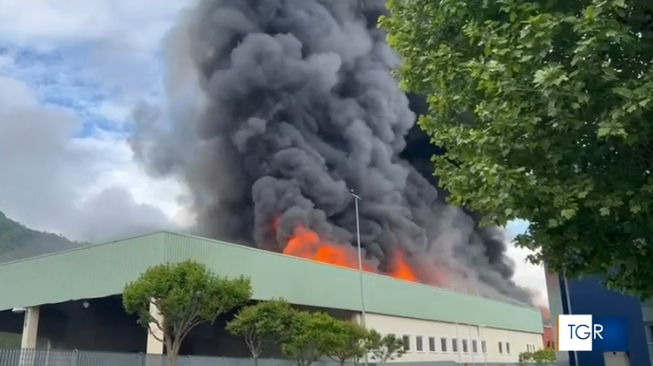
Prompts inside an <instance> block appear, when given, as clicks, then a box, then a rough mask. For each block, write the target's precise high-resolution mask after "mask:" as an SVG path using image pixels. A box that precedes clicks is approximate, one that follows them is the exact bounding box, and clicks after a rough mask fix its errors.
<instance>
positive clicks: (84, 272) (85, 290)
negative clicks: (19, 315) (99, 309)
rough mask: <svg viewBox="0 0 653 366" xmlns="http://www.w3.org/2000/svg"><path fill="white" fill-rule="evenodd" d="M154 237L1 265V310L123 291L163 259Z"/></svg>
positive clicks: (158, 235)
mask: <svg viewBox="0 0 653 366" xmlns="http://www.w3.org/2000/svg"><path fill="white" fill-rule="evenodd" d="M165 235H166V234H164V233H156V234H151V235H144V236H140V237H136V238H131V239H126V240H121V241H116V242H112V243H106V244H99V245H94V246H90V247H85V248H80V249H73V250H70V251H63V252H58V253H54V254H49V255H44V256H39V257H35V258H31V259H27V260H22V261H16V262H9V263H3V264H0V310H6V309H11V308H13V307H26V306H32V305H39V304H48V303H58V302H64V301H69V300H76V299H84V298H94V297H103V296H107V295H109V294H116V293H120V292H121V291H122V289H123V287H124V285H125V283H127V282H128V281H129V280H131V279H133V278H136V277H137V276H138V275H139V274H140V273H141V272H143V271H144V270H145V269H146V268H147V267H149V266H152V265H155V264H157V263H160V262H161V261H162V260H163V256H162V255H161V254H163V251H162V250H161V248H162V246H163V239H164V237H165Z"/></svg>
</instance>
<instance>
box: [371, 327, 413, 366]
mask: <svg viewBox="0 0 653 366" xmlns="http://www.w3.org/2000/svg"><path fill="white" fill-rule="evenodd" d="M370 340H371V345H370V351H371V352H372V359H373V360H374V361H375V362H376V363H385V362H388V361H392V360H394V359H397V358H399V357H401V356H403V355H404V353H406V350H405V348H404V342H403V340H402V339H401V338H399V337H397V336H396V335H394V334H387V335H385V336H382V335H380V334H379V333H377V332H376V331H372V333H371V335H370Z"/></svg>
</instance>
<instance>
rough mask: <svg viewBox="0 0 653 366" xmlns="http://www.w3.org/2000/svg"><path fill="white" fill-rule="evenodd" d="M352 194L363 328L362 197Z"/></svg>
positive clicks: (366, 360) (366, 361) (364, 325)
mask: <svg viewBox="0 0 653 366" xmlns="http://www.w3.org/2000/svg"><path fill="white" fill-rule="evenodd" d="M350 193H351V195H352V197H354V208H355V210H356V242H357V248H358V275H359V284H360V292H361V325H362V326H363V327H366V324H367V323H366V322H365V284H364V276H363V249H362V248H361V227H360V219H359V216H358V201H360V200H361V199H362V198H361V196H359V195H357V194H356V193H355V192H354V190H353V189H352V190H350ZM367 364H368V359H367V353H365V366H367Z"/></svg>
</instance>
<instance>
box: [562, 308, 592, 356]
mask: <svg viewBox="0 0 653 366" xmlns="http://www.w3.org/2000/svg"><path fill="white" fill-rule="evenodd" d="M601 332H603V325H601V324H593V323H592V316H591V315H558V342H557V344H558V351H591V350H592V343H594V342H593V340H594V338H597V337H600V339H603V337H602V336H601Z"/></svg>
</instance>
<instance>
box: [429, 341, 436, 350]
mask: <svg viewBox="0 0 653 366" xmlns="http://www.w3.org/2000/svg"><path fill="white" fill-rule="evenodd" d="M429 352H435V337H429Z"/></svg>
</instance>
